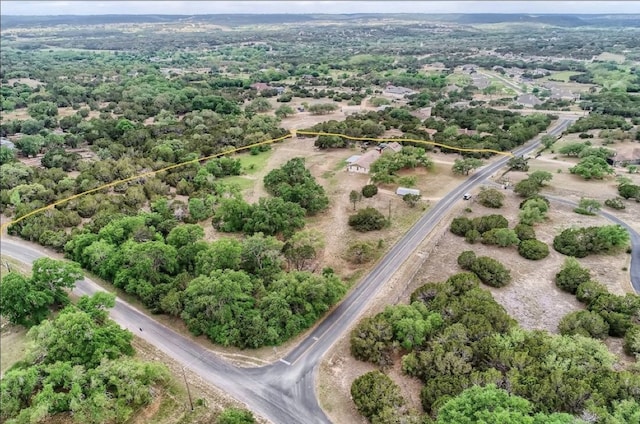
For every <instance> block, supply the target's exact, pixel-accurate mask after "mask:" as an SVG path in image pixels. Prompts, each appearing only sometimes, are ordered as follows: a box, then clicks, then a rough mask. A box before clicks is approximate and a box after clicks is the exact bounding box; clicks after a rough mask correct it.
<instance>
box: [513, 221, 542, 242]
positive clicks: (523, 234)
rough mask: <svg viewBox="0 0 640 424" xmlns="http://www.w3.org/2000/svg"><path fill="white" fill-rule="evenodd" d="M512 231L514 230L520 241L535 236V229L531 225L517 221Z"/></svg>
mask: <svg viewBox="0 0 640 424" xmlns="http://www.w3.org/2000/svg"><path fill="white" fill-rule="evenodd" d="M513 231H515V232H516V235H517V236H518V238H519V239H520V241H524V240H534V239H535V238H536V231H535V230H534V229H533V227H532V226H531V225H527V224H523V223H519V224H517V225H516V226H515V227H514V228H513Z"/></svg>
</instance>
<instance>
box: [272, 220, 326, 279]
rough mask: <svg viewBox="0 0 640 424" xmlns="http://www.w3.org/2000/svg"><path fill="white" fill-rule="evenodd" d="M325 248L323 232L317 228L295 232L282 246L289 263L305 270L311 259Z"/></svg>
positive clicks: (299, 269)
mask: <svg viewBox="0 0 640 424" xmlns="http://www.w3.org/2000/svg"><path fill="white" fill-rule="evenodd" d="M323 248H324V239H323V237H322V233H320V232H319V231H317V230H305V231H299V232H297V233H295V234H294V235H293V236H292V237H291V238H290V239H289V240H288V241H287V242H286V243H285V245H284V247H283V248H282V250H283V253H284V256H285V258H287V260H288V261H289V264H290V265H291V266H292V267H294V268H295V269H297V270H298V271H301V270H303V269H304V268H305V267H306V266H307V264H308V262H309V261H312V260H314V259H315V258H316V256H317V255H318V253H319V252H320V251H321V250H322V249H323Z"/></svg>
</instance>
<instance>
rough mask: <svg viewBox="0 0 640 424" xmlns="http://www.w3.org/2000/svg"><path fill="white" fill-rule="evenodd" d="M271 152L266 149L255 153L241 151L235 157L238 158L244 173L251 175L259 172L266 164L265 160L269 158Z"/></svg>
mask: <svg viewBox="0 0 640 424" xmlns="http://www.w3.org/2000/svg"><path fill="white" fill-rule="evenodd" d="M272 154H273V150H271V149H270V150H267V151H266V152H260V153H258V154H257V155H252V154H251V153H241V154H239V155H237V156H236V158H237V159H240V163H241V164H242V172H244V173H245V174H248V175H251V174H255V173H257V172H260V171H262V170H263V169H264V167H265V166H267V162H268V161H269V158H270V157H271V155H272Z"/></svg>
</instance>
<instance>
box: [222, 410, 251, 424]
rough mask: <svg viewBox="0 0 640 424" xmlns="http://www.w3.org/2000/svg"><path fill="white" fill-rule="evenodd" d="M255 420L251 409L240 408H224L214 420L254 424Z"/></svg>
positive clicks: (236, 423)
mask: <svg viewBox="0 0 640 424" xmlns="http://www.w3.org/2000/svg"><path fill="white" fill-rule="evenodd" d="M255 422H256V420H255V418H253V413H252V412H251V411H247V410H246V409H240V408H228V409H225V410H224V411H222V413H221V414H220V415H219V416H218V419H217V420H216V424H254V423H255Z"/></svg>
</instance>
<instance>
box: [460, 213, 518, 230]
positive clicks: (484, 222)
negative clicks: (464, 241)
mask: <svg viewBox="0 0 640 424" xmlns="http://www.w3.org/2000/svg"><path fill="white" fill-rule="evenodd" d="M472 223H473V228H475V229H476V230H478V231H479V232H480V234H482V233H485V232H487V231H489V230H493V229H494V228H507V227H508V226H509V221H507V218H505V217H504V216H502V215H497V214H493V215H485V216H479V217H477V218H473V221H472ZM465 233H466V231H465Z"/></svg>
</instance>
